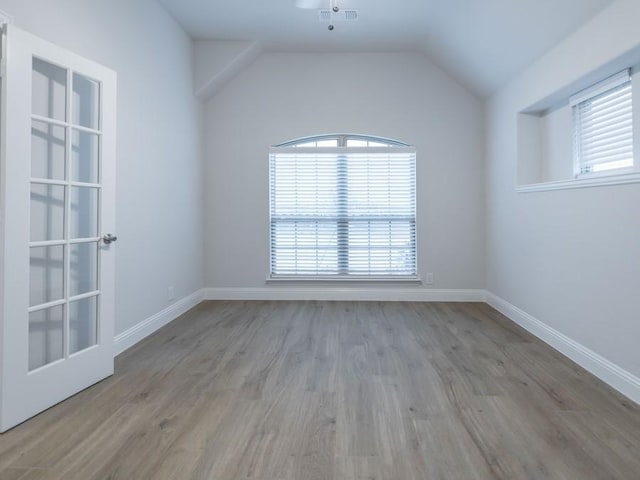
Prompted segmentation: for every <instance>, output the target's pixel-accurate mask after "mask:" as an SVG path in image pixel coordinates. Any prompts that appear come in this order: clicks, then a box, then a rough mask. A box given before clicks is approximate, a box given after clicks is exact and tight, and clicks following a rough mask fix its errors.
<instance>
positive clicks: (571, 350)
mask: <svg viewBox="0 0 640 480" xmlns="http://www.w3.org/2000/svg"><path fill="white" fill-rule="evenodd" d="M486 302H487V303H488V304H489V305H490V306H492V307H493V308H495V309H496V310H498V311H499V312H500V313H502V314H503V315H505V316H506V317H508V318H509V319H510V320H512V321H513V322H515V323H517V324H518V325H520V326H521V327H522V328H524V329H525V330H527V331H529V332H530V333H532V334H533V335H535V336H536V337H538V338H539V339H541V340H542V341H544V342H545V343H547V344H549V345H550V346H552V347H553V348H555V349H556V350H558V351H559V352H560V353H562V354H563V355H566V356H567V357H569V358H570V359H571V360H573V361H574V362H576V363H577V364H578V365H580V366H581V367H583V368H584V369H585V370H587V371H589V372H590V373H592V374H593V375H595V376H596V377H598V378H599V379H600V380H602V381H603V382H605V383H607V384H608V385H610V386H611V387H613V388H615V389H616V390H618V391H619V392H620V393H622V394H623V395H625V396H627V397H629V398H630V399H631V400H633V401H634V402H636V403H638V404H640V378H638V377H636V376H635V375H633V374H631V373H630V372H628V371H626V370H625V369H623V368H621V367H619V366H618V365H616V364H614V363H612V362H610V361H609V360H607V359H606V358H604V357H602V356H600V355H598V354H597V353H595V352H594V351H593V350H590V349H589V348H587V347H585V346H584V345H581V344H580V343H578V342H576V341H575V340H572V339H571V338H569V337H567V336H566V335H564V334H563V333H560V332H559V331H557V330H555V329H553V328H551V327H550V326H549V325H547V324H545V323H543V322H541V321H540V320H538V319H537V318H535V317H533V316H531V315H529V314H528V313H526V312H524V311H522V310H521V309H519V308H518V307H516V306H515V305H512V304H511V303H509V302H507V301H506V300H503V299H502V298H500V297H498V296H496V295H494V294H493V293H491V292H487V294H486Z"/></svg>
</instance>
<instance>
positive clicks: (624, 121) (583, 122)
mask: <svg viewBox="0 0 640 480" xmlns="http://www.w3.org/2000/svg"><path fill="white" fill-rule="evenodd" d="M571 105H572V107H573V119H574V157H575V158H574V161H575V170H576V175H583V174H589V173H597V172H604V171H609V170H618V169H628V168H631V167H633V122H632V108H633V105H632V97H631V78H630V75H629V72H628V71H625V72H621V73H620V74H618V75H615V76H614V77H611V78H609V79H607V80H605V81H604V82H601V83H599V84H597V85H594V86H593V87H591V88H589V89H587V90H585V91H584V92H581V93H580V94H578V95H576V96H574V97H572V98H571Z"/></svg>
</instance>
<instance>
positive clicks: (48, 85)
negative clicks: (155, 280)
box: [0, 25, 116, 432]
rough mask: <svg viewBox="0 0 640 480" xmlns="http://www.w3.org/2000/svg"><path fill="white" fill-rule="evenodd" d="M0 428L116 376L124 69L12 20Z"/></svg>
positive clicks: (3, 187)
mask: <svg viewBox="0 0 640 480" xmlns="http://www.w3.org/2000/svg"><path fill="white" fill-rule="evenodd" d="M2 60H3V72H2V79H1V81H2V97H1V98H2V99H1V104H2V105H1V106H2V117H1V121H0V126H1V130H2V136H1V137H0V139H1V140H0V142H1V143H0V145H1V152H2V161H1V169H0V213H1V216H0V229H1V231H0V239H1V241H2V248H1V250H0V272H1V275H0V300H1V302H2V303H1V310H0V344H1V345H0V346H1V348H2V351H1V355H0V382H1V385H0V431H1V432H4V431H6V430H8V429H9V428H11V427H13V426H15V425H17V424H19V423H21V422H23V421H24V420H26V419H28V418H30V417H32V416H34V415H36V414H37V413H39V412H41V411H43V410H45V409H47V408H49V407H50V406H52V405H55V404H56V403H58V402H60V401H62V400H64V399H65V398H67V397H69V396H71V395H73V394H75V393H77V392H78V391H80V390H82V389H84V388H86V387H88V386H90V385H92V384H94V383H96V382H98V381H100V380H102V379H103V378H105V377H107V376H109V375H111V374H113V348H112V346H113V320H114V319H113V316H114V266H115V262H114V260H115V258H114V256H115V251H114V245H113V241H115V237H114V236H112V235H111V234H112V233H113V228H114V224H115V215H114V213H115V212H114V201H115V196H114V195H115V121H116V120H115V109H116V74H115V72H113V71H112V70H109V69H108V68H105V67H103V66H101V65H98V64H96V63H94V62H91V61H89V60H86V59H84V58H82V57H79V56H78V55H75V54H73V53H71V52H68V51H66V50H64V49H62V48H60V47H58V46H56V45H53V44H51V43H49V42H46V41H44V40H42V39H39V38H37V37H35V36H33V35H31V34H28V33H26V32H24V31H21V30H20V29H18V28H16V27H14V26H13V25H7V26H5V27H4V29H3V35H2Z"/></svg>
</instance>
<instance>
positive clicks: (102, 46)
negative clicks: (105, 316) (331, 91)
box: [0, 0, 203, 333]
mask: <svg viewBox="0 0 640 480" xmlns="http://www.w3.org/2000/svg"><path fill="white" fill-rule="evenodd" d="M0 10H4V11H5V12H7V13H9V14H10V15H11V16H12V17H13V19H14V23H15V24H16V25H17V26H18V27H20V28H23V29H25V30H27V31H29V32H31V33H33V34H35V35H38V36H40V37H42V38H44V39H46V40H49V41H51V42H54V43H57V44H59V45H61V46H63V47H65V48H68V49H70V50H72V51H74V52H75V53H78V54H80V55H83V56H85V57H87V58H90V59H92V60H94V61H97V62H99V63H102V64H104V65H106V66H108V67H110V68H112V69H113V70H115V71H116V72H117V74H118V106H117V107H118V130H117V135H118V138H117V156H118V160H117V166H116V168H117V206H116V209H117V210H116V214H117V232H114V233H117V235H118V237H119V240H118V243H117V244H115V245H116V249H117V250H116V252H117V277H116V279H117V286H116V325H115V331H116V333H121V332H123V331H125V330H127V329H128V328H130V327H132V326H134V325H136V324H137V323H139V322H141V321H143V320H145V319H146V318H148V317H150V316H152V315H154V314H155V313H157V312H159V311H161V310H163V309H164V308H166V307H167V306H168V305H169V303H170V302H169V301H168V295H167V287H168V286H169V285H173V286H174V287H175V297H176V300H177V299H180V298H182V297H185V296H187V295H189V294H191V293H193V292H194V291H197V290H199V289H200V288H201V287H202V278H203V277H202V238H203V233H202V218H203V213H202V182H201V156H200V153H201V152H200V133H201V128H200V111H199V105H198V103H197V102H196V100H195V98H194V96H193V94H192V79H191V65H190V59H191V42H190V40H189V38H188V37H187V35H186V34H185V33H184V32H183V31H182V30H181V29H180V28H179V27H178V26H177V24H176V23H175V22H174V21H173V19H171V17H170V16H169V15H168V14H167V13H166V12H165V11H164V10H163V9H162V8H161V7H160V6H159V5H158V4H157V3H156V2H155V1H154V0H135V1H131V0H92V1H86V0H56V1H52V0H29V1H24V0H0Z"/></svg>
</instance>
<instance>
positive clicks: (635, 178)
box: [516, 172, 640, 193]
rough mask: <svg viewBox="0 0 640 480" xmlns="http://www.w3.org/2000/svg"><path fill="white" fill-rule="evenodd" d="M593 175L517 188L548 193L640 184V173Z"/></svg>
mask: <svg viewBox="0 0 640 480" xmlns="http://www.w3.org/2000/svg"><path fill="white" fill-rule="evenodd" d="M604 173H605V172H602V173H600V174H597V173H592V174H590V175H589V176H588V177H587V176H582V177H580V178H573V179H571V180H558V181H554V182H543V183H532V184H530V185H519V186H517V187H516V192H518V193H532V192H546V191H551V190H571V189H575V188H590V187H601V186H613V185H628V184H632V183H640V172H634V173H626V174H624V173H623V174H620V173H619V172H616V174H611V173H609V174H604Z"/></svg>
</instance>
